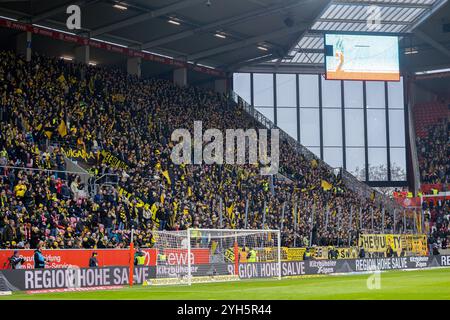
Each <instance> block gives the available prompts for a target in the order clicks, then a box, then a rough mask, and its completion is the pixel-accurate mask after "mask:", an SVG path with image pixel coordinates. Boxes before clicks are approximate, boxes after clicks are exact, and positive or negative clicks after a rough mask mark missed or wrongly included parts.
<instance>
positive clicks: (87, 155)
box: [61, 147, 97, 165]
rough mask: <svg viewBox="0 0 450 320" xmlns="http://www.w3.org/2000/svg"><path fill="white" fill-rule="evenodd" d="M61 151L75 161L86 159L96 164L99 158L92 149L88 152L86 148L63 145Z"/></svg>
mask: <svg viewBox="0 0 450 320" xmlns="http://www.w3.org/2000/svg"><path fill="white" fill-rule="evenodd" d="M61 153H62V154H63V155H64V156H66V157H67V158H69V159H72V160H75V161H84V162H86V163H88V164H90V165H92V164H95V162H96V160H97V158H96V156H95V154H94V153H93V152H92V151H91V152H86V150H79V149H74V148H66V147H61Z"/></svg>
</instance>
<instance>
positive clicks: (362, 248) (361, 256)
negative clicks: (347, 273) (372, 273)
mask: <svg viewBox="0 0 450 320" xmlns="http://www.w3.org/2000/svg"><path fill="white" fill-rule="evenodd" d="M365 257H366V251H365V250H364V247H361V248H360V249H359V258H360V259H363V258H365Z"/></svg>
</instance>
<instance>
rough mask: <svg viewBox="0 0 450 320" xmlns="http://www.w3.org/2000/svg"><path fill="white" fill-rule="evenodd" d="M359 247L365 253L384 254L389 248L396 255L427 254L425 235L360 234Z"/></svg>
mask: <svg viewBox="0 0 450 320" xmlns="http://www.w3.org/2000/svg"><path fill="white" fill-rule="evenodd" d="M359 246H360V247H363V248H364V250H365V251H366V252H378V253H385V252H386V251H387V249H388V248H389V247H391V248H392V249H393V250H394V252H396V253H397V255H400V254H401V252H402V251H403V250H404V251H405V253H418V254H421V255H425V254H426V253H427V238H426V235H410V234H408V235H407V234H362V235H360V236H359Z"/></svg>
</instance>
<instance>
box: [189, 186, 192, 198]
mask: <svg viewBox="0 0 450 320" xmlns="http://www.w3.org/2000/svg"><path fill="white" fill-rule="evenodd" d="M188 196H189V197H190V196H192V189H191V187H188Z"/></svg>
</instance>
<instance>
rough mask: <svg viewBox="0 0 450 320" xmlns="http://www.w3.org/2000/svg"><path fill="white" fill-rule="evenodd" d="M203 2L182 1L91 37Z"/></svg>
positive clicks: (118, 23) (123, 21)
mask: <svg viewBox="0 0 450 320" xmlns="http://www.w3.org/2000/svg"><path fill="white" fill-rule="evenodd" d="M203 1H204V0H182V1H179V2H176V3H174V4H171V5H168V6H165V7H162V8H159V9H155V10H148V11H147V12H145V13H142V14H138V15H136V16H134V17H131V18H128V19H125V20H122V21H120V22H117V23H113V24H109V25H107V26H104V27H101V28H98V29H95V30H92V33H91V36H92V37H95V36H98V35H100V34H103V33H107V32H111V31H114V30H117V29H121V28H125V27H128V26H131V25H133V24H137V23H140V22H143V21H146V20H150V19H153V18H157V17H160V16H163V15H165V14H168V13H173V12H175V11H178V10H181V9H185V8H188V7H191V6H194V5H196V4H198V3H200V2H203Z"/></svg>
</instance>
